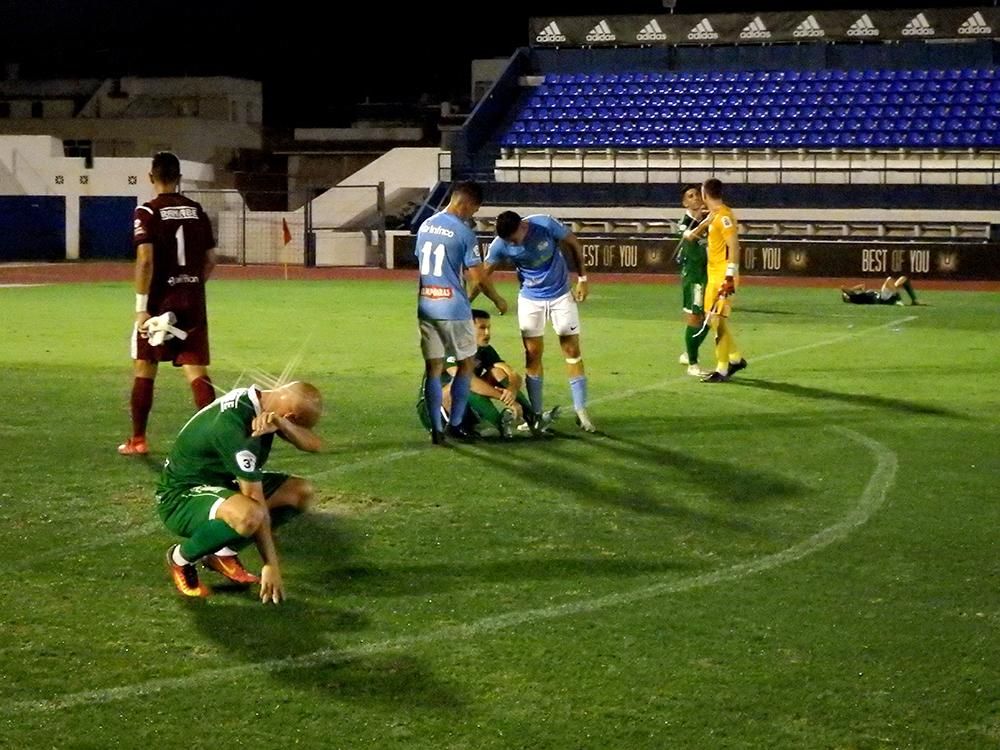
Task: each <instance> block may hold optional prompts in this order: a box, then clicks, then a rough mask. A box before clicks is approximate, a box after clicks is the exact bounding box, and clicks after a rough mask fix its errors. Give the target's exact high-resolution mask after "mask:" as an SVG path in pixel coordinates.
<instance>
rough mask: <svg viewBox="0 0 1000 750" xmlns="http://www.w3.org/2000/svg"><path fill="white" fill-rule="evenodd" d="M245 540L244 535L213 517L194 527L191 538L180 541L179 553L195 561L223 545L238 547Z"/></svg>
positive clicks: (186, 558)
mask: <svg viewBox="0 0 1000 750" xmlns="http://www.w3.org/2000/svg"><path fill="white" fill-rule="evenodd" d="M245 540H246V537H244V536H242V535H241V534H237V533H236V530H235V529H234V528H233V527H232V526H230V525H229V524H228V523H226V522H225V521H222V520H220V519H218V518H213V519H212V520H211V521H206V522H205V523H203V524H202V525H201V526H199V527H198V528H197V529H195V530H194V533H193V534H192V535H191V538H190V539H186V540H185V541H184V542H182V543H181V549H180V553H181V557H183V558H184V559H185V560H190V561H191V562H197V561H198V560H200V559H201V558H203V557H204V556H205V555H211V554H212V553H213V552H215V551H216V550H218V549H222V548H223V547H232V548H234V549H239V547H240V544H239V543H240V542H241V541H245Z"/></svg>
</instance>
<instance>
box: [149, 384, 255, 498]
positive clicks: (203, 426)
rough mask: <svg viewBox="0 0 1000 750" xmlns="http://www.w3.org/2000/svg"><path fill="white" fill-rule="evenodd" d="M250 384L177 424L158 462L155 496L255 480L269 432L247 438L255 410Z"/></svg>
mask: <svg viewBox="0 0 1000 750" xmlns="http://www.w3.org/2000/svg"><path fill="white" fill-rule="evenodd" d="M260 411H261V408H260V391H259V390H258V389H257V388H256V386H251V387H250V388H237V389H236V390H233V391H230V392H229V393H227V394H226V395H224V396H222V397H221V398H219V399H216V400H215V401H213V402H212V403H211V404H209V405H208V406H206V407H205V408H204V409H202V410H201V411H199V412H198V413H197V414H195V415H194V416H193V417H191V419H189V420H188V423H187V424H186V425H184V427H183V429H181V431H180V434H179V435H178V436H177V440H176V441H175V442H174V446H173V448H171V450H170V455H169V457H168V458H167V460H166V462H164V465H163V472H162V474H161V475H160V482H159V485H158V487H157V495H162V494H165V493H172V492H176V491H177V490H185V489H188V488H190V487H195V486H198V485H216V486H221V487H227V486H232V485H234V484H235V480H238V479H243V480H245V481H247V482H260V481H261V480H262V477H263V472H262V469H263V467H264V463H265V462H266V461H267V458H268V456H269V455H270V453H271V444H272V443H273V442H274V433H269V434H267V435H262V436H260V437H251V434H250V433H251V432H252V429H251V423H252V422H253V418H254V417H255V416H257V415H258V414H260Z"/></svg>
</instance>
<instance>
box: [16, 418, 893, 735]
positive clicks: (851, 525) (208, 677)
mask: <svg viewBox="0 0 1000 750" xmlns="http://www.w3.org/2000/svg"><path fill="white" fill-rule="evenodd" d="M830 429H831V430H832V431H834V432H836V433H838V434H839V435H841V436H843V437H845V438H847V439H848V440H851V441H853V442H855V443H858V444H859V445H861V446H863V447H864V448H866V449H867V450H868V451H869V452H870V453H871V454H872V456H873V457H874V459H875V469H874V471H873V472H872V474H871V476H870V477H869V479H868V482H867V484H866V485H865V488H864V490H863V491H862V492H861V496H860V497H859V498H858V502H857V504H856V505H855V507H854V508H852V509H851V510H850V512H848V514H847V515H846V516H844V517H843V518H842V519H841V520H839V521H838V522H837V523H835V524H833V525H831V526H827V527H826V528H825V529H822V530H821V531H818V532H816V533H815V534H813V535H812V536H810V537H808V538H806V539H804V540H802V541H801V542H799V543H798V544H794V545H792V546H791V547H788V548H786V549H784V550H781V551H780V552H776V553H774V554H771V555H763V556H761V557H757V558H753V559H750V560H747V561H746V562H742V563H737V564H736V565H732V566H730V567H728V568H723V569H721V570H715V571H712V572H710V573H702V574H700V575H695V576H688V577H686V578H681V579H679V580H675V581H664V582H661V583H654V584H652V585H650V586H644V587H641V588H637V589H633V590H632V591H623V592H618V593H614V594H608V595H607V596H601V597H596V598H593V599H580V600H577V601H573V602H566V603H565V604H559V605H555V606H552V607H539V608H533V609H524V610H520V611H517V612H508V613H505V614H500V615H493V616H490V617H483V618H481V619H479V620H474V621H472V622H469V623H463V624H460V625H449V626H446V627H443V628H438V629H436V630H431V631H428V632H425V633H418V634H415V635H407V636H400V637H398V638H389V639H386V640H382V641H374V642H372V643H362V644H360V645H358V646H354V647H350V648H343V649H336V648H325V649H320V650H318V651H314V652H312V653H310V654H304V655H301V656H293V657H286V658H283V659H269V660H266V661H261V662H256V663H253V664H243V665H240V666H236V667H225V668H221V669H207V670H203V671H200V672H196V673H194V674H189V675H184V676H181V677H168V678H162V679H153V680H146V681H145V682H138V683H133V684H131V685H121V686H118V687H112V688H100V689H97V690H84V691H80V692H77V693H68V694H66V695H61V696H58V697H55V698H48V699H42V700H27V701H23V700H22V701H10V702H8V703H4V704H0V714H2V715H5V716H17V715H19V714H24V713H50V712H55V711H63V710H66V709H70V708H75V707H77V706H90V705H95V704H106V703H112V702H115V701H121V700H128V699H135V698H144V697H146V696H150V695H154V694H157V693H160V692H163V691H166V690H191V689H192V688H195V687H197V686H201V685H204V684H220V683H226V682H232V681H234V680H236V679H240V678H243V677H250V676H256V675H259V674H261V673H264V674H270V673H274V672H282V671H287V670H294V669H310V668H313V667H318V666H324V665H330V664H337V663H340V662H346V661H350V660H354V659H358V658H362V657H366V656H371V655H374V654H384V653H389V652H394V651H400V650H403V649H410V648H413V647H416V646H420V645H423V644H426V643H433V642H438V641H454V640H456V639H471V638H477V637H479V636H483V635H489V634H491V633H497V632H500V631H503V630H508V629H510V628H515V627H518V626H521V625H530V624H533V623H538V622H542V621H546V620H554V619H556V618H559V617H568V616H572V615H579V614H587V613H590V612H596V611H598V610H602V609H607V608H609V607H620V606H622V605H626V604H631V603H634V602H641V601H645V600H648V599H653V598H655V597H659V596H664V595H669V594H678V593H683V592H686V591H691V590H693V589H698V588H704V587H707V586H714V585H718V584H721V583H732V582H738V581H740V580H742V579H744V578H746V577H748V576H751V575H755V574H757V573H763V572H766V571H769V570H773V569H775V568H778V567H781V566H783V565H787V564H789V563H793V562H796V561H798V560H801V559H803V558H804V557H807V556H809V555H812V554H814V553H816V552H818V551H820V550H822V549H825V548H826V547H829V546H830V545H831V544H834V543H835V542H839V541H841V540H843V539H846V538H847V537H848V536H849V535H850V534H851V532H852V531H854V530H855V529H857V528H859V527H860V526H862V525H864V524H865V523H866V522H867V521H868V520H869V519H870V518H871V517H872V516H873V515H874V514H875V513H876V512H877V511H878V510H879V509H880V508H881V507H882V506H883V505H884V504H885V500H886V495H887V493H888V491H889V488H890V487H891V486H892V484H893V482H894V481H895V477H896V469H897V466H898V460H897V457H896V454H895V453H894V452H893V451H892V450H890V449H889V448H888V447H886V446H885V445H883V444H882V443H879V442H877V441H875V440H873V439H871V438H869V437H866V436H865V435H862V434H860V433H857V432H854V431H853V430H849V429H847V428H844V427H831V428H830Z"/></svg>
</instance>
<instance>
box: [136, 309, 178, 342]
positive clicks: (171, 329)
mask: <svg viewBox="0 0 1000 750" xmlns="http://www.w3.org/2000/svg"><path fill="white" fill-rule="evenodd" d="M176 322H177V316H176V315H174V314H173V313H172V312H169V311H168V312H165V313H163V314H162V315H156V316H154V317H152V318H150V319H149V320H147V321H146V333H147V334H149V344H150V346H159V345H160V344H162V343H163V342H165V341H170V339H174V338H176V339H180V340H181V341H183V340H184V339H186V338H187V337H188V335H187V331H185V330H182V329H180V328H177V327H176V326H175V325H174V324H175V323H176Z"/></svg>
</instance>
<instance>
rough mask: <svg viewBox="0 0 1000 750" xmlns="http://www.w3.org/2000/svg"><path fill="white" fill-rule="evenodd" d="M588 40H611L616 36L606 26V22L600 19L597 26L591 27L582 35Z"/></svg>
mask: <svg viewBox="0 0 1000 750" xmlns="http://www.w3.org/2000/svg"><path fill="white" fill-rule="evenodd" d="M584 39H586V40H587V41H588V42H613V41H615V39H617V37H616V36H615V34H614V32H613V31H611V27H610V26H608V22H607V21H605V20H602V21H601V22H600V23H599V24H597V26H595V27H594V28H592V29H591V30H590V31H589V32H588V33H587V36H585V37H584Z"/></svg>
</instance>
